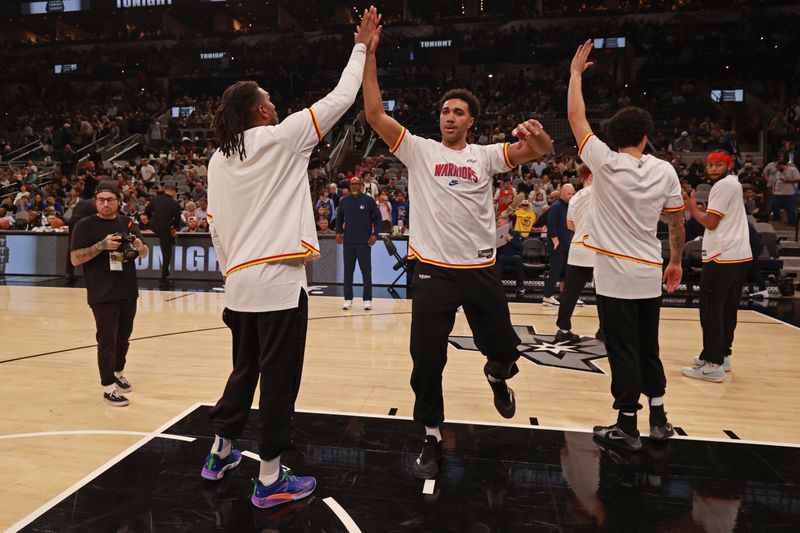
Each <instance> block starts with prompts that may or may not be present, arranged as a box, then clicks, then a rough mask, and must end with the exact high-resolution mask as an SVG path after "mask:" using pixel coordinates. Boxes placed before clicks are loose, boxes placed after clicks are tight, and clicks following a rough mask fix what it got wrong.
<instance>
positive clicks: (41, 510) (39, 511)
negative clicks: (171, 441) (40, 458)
mask: <svg viewBox="0 0 800 533" xmlns="http://www.w3.org/2000/svg"><path fill="white" fill-rule="evenodd" d="M201 405H203V404H201V403H200V402H197V403H194V404H193V405H191V406H189V407H187V408H186V409H184V410H183V411H181V412H180V413H178V414H177V415H175V416H174V417H172V418H170V419H169V420H168V421H167V422H165V423H164V424H162V425H160V426H159V427H158V428H156V429H155V430H154V431H151V432H150V433H147V434H145V436H144V437H142V438H141V439H139V440H138V441H137V442H135V443H133V444H132V445H130V446H128V447H127V448H125V449H124V450H122V451H121V452H120V453H118V454H117V455H115V456H114V457H112V458H111V459H109V460H108V461H106V462H105V463H103V464H102V465H100V466H99V467H97V468H95V469H94V470H92V471H91V472H89V473H88V474H87V475H85V476H84V477H83V478H81V479H79V480H78V481H76V482H75V483H73V484H72V485H70V486H69V487H67V488H66V489H64V490H63V491H61V492H60V493H58V494H57V495H56V496H54V497H53V498H51V499H49V500H48V501H47V502H45V503H44V504H42V505H40V506H39V507H38V508H36V509H35V510H33V511H32V512H30V513H28V514H27V515H26V516H24V517H23V518H22V519H21V520H18V521H17V522H16V523H14V524H12V525H11V527H9V528H8V529H7V530H6V531H7V533H16V532H18V531H20V530H21V529H22V528H24V527H26V526H28V525H30V524H31V523H32V522H33V521H34V520H36V519H37V518H39V517H40V516H42V515H43V514H45V513H46V512H48V511H50V510H51V509H52V508H53V507H55V506H56V505H57V504H58V503H60V502H61V501H62V500H63V499H65V498H66V497H67V496H69V495H71V494H72V493H74V492H75V491H77V490H79V489H81V488H83V487H84V486H85V485H87V484H88V483H90V482H91V481H92V480H93V479H95V478H97V476H99V475H100V474H102V473H103V472H105V471H106V470H108V469H110V468H111V467H113V466H115V465H116V464H117V463H119V462H120V461H122V460H123V459H125V458H126V457H128V456H129V455H130V454H132V453H133V452H135V451H136V450H138V449H139V448H141V447H142V446H144V445H145V444H147V443H148V442H150V441H151V440H153V439H154V438H156V437H157V436H158V435H160V434H163V433H164V431H165V430H167V429H169V428H170V427H171V426H174V425H175V424H176V423H177V422H179V421H181V420H183V419H184V418H186V417H187V416H189V415H190V414H191V413H193V412H194V411H196V410H197V408H198V407H200V406H201ZM166 435H169V433H166Z"/></svg>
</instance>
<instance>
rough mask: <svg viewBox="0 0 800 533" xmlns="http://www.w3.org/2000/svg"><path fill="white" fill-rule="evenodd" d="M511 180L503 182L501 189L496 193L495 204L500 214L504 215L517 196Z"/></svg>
mask: <svg viewBox="0 0 800 533" xmlns="http://www.w3.org/2000/svg"><path fill="white" fill-rule="evenodd" d="M516 194H517V193H516V191H514V189H513V188H512V187H511V182H510V181H509V180H503V182H502V184H501V185H500V188H499V189H497V191H496V192H495V193H494V204H495V207H496V209H497V212H498V213H504V212H505V211H506V209H508V207H509V206H510V205H511V202H513V201H514V197H515V196H516Z"/></svg>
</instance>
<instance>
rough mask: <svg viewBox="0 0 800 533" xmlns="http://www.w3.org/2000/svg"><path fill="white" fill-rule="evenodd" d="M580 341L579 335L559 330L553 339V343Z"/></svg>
mask: <svg viewBox="0 0 800 533" xmlns="http://www.w3.org/2000/svg"><path fill="white" fill-rule="evenodd" d="M579 340H581V336H580V335H576V334H574V333H572V332H571V331H561V330H560V329H559V330H558V331H557V332H556V335H555V337H553V342H555V343H559V342H578V341H579Z"/></svg>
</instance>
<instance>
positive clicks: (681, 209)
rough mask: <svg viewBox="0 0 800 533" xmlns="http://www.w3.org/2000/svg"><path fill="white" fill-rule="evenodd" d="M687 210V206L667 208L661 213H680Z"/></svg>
mask: <svg viewBox="0 0 800 533" xmlns="http://www.w3.org/2000/svg"><path fill="white" fill-rule="evenodd" d="M685 210H686V207H685V206H680V207H665V208H664V209H662V210H661V211H663V212H664V213H680V212H681V211H685Z"/></svg>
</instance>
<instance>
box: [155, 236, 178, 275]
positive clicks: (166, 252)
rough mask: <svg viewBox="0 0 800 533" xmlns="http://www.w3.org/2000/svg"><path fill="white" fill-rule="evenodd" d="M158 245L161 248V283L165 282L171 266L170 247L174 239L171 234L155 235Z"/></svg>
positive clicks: (173, 243)
mask: <svg viewBox="0 0 800 533" xmlns="http://www.w3.org/2000/svg"><path fill="white" fill-rule="evenodd" d="M156 235H157V236H158V244H159V246H160V247H161V281H165V280H166V279H167V276H169V267H170V266H171V265H172V247H173V246H174V245H175V237H173V236H172V232H170V231H169V230H167V232H166V233H157V234H156Z"/></svg>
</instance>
